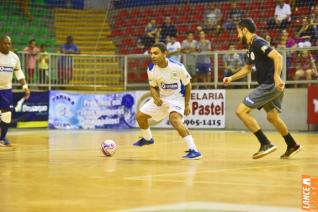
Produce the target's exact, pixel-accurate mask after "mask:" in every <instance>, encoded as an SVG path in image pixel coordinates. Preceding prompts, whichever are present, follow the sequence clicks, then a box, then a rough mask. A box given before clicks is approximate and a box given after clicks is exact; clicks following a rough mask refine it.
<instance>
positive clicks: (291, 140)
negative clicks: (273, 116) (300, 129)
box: [283, 133, 296, 146]
mask: <svg viewBox="0 0 318 212" xmlns="http://www.w3.org/2000/svg"><path fill="white" fill-rule="evenodd" d="M283 138H284V139H285V142H286V144H287V146H295V145H296V141H295V140H294V138H293V137H292V136H291V135H290V133H288V134H287V135H285V136H283Z"/></svg>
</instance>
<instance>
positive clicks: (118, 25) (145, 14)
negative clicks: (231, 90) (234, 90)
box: [111, 0, 311, 54]
mask: <svg viewBox="0 0 318 212" xmlns="http://www.w3.org/2000/svg"><path fill="white" fill-rule="evenodd" d="M163 2H164V1H163ZM190 2H198V3H182V2H178V1H177V2H176V4H173V3H171V2H166V5H162V4H158V5H155V6H148V4H147V2H146V1H137V2H136V4H134V3H133V2H131V1H126V5H125V1H121V3H120V4H118V5H117V6H118V7H119V8H118V9H116V8H115V9H114V10H113V11H112V14H113V15H112V17H111V19H112V20H113V32H112V37H113V40H114V42H115V44H116V46H117V49H118V53H119V54H123V53H125V54H130V53H133V52H135V51H136V50H135V49H136V42H132V41H131V40H134V41H137V39H138V36H142V34H143V32H144V28H145V26H146V24H147V23H148V22H149V21H150V19H152V18H154V19H156V20H157V25H158V26H160V25H161V24H162V23H163V17H165V16H171V19H172V23H173V24H174V25H176V27H177V29H178V37H177V40H179V41H180V42H181V41H182V40H183V39H184V38H185V33H186V32H187V31H189V30H193V29H195V27H196V26H198V25H202V23H203V20H204V17H203V14H204V11H205V9H206V8H207V6H208V4H209V3H207V2H204V1H190ZM202 2H204V3H202ZM161 3H162V2H161ZM214 3H215V4H217V5H218V8H220V9H221V11H222V14H223V22H225V21H226V19H227V16H228V13H229V10H230V8H231V2H229V1H219V2H214ZM138 5H141V6H138ZM275 5H276V2H275V0H260V1H250V2H249V3H246V1H238V3H237V7H238V8H239V9H242V10H243V11H244V17H252V18H253V19H254V20H255V22H256V24H257V27H258V34H260V35H263V34H265V33H269V34H270V35H271V36H272V37H273V39H274V40H275V39H278V37H279V33H278V30H276V29H273V30H271V29H267V21H268V19H269V18H271V17H273V15H274V10H275ZM115 6H116V5H115ZM125 7H126V8H125ZM127 7H128V8H127ZM310 9H311V7H310V6H308V5H306V1H304V3H303V4H301V5H300V6H299V5H298V6H297V7H294V8H293V9H292V18H293V20H292V24H291V26H290V27H289V28H288V31H289V32H290V33H291V35H293V34H294V33H295V30H296V29H297V28H298V27H299V19H301V17H302V16H306V15H309V13H310ZM207 37H208V38H209V39H211V40H215V41H218V42H215V43H213V49H214V50H223V49H225V48H227V44H228V43H229V42H236V43H237V44H239V43H238V41H237V38H236V32H235V31H233V32H227V31H225V30H223V31H222V32H221V34H220V35H219V36H218V37H215V35H209V34H208V35H207ZM127 40H129V41H130V42H128V41H127Z"/></svg>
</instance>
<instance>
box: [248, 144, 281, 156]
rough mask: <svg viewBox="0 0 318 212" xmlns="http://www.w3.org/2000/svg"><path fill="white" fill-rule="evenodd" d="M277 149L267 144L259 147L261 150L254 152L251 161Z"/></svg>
mask: <svg viewBox="0 0 318 212" xmlns="http://www.w3.org/2000/svg"><path fill="white" fill-rule="evenodd" d="M276 149H277V147H276V146H275V145H273V144H271V143H269V144H265V145H261V148H259V150H258V152H256V153H255V154H254V155H253V159H258V158H262V157H264V156H265V155H268V154H270V153H272V152H274V151H275V150H276Z"/></svg>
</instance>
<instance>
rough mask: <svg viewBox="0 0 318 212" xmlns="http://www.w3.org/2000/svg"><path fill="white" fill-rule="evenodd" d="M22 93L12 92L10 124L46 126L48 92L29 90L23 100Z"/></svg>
mask: <svg viewBox="0 0 318 212" xmlns="http://www.w3.org/2000/svg"><path fill="white" fill-rule="evenodd" d="M23 97H24V93H23V92H19V93H13V105H14V107H15V109H14V110H13V113H12V122H11V123H12V125H13V126H14V127H17V128H33V127H47V126H48V113H49V92H48V91H43V92H31V95H30V98H29V99H27V100H24V98H23Z"/></svg>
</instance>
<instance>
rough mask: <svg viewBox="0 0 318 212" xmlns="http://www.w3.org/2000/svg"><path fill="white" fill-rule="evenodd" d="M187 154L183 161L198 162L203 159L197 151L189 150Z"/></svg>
mask: <svg viewBox="0 0 318 212" xmlns="http://www.w3.org/2000/svg"><path fill="white" fill-rule="evenodd" d="M186 152H187V154H186V155H185V156H183V157H182V158H183V159H192V160H198V159H201V158H202V155H201V153H200V152H199V151H195V150H194V149H189V150H188V151H186Z"/></svg>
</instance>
